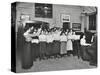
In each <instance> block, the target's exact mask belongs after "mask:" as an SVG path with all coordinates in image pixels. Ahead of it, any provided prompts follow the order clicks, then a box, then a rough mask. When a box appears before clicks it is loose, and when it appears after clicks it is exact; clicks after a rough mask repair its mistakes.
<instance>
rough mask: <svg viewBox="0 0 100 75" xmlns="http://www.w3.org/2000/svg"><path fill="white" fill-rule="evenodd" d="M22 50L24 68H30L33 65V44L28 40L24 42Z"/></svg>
mask: <svg viewBox="0 0 100 75" xmlns="http://www.w3.org/2000/svg"><path fill="white" fill-rule="evenodd" d="M23 48H24V49H23V50H22V68H23V69H29V68H31V67H32V65H33V60H32V51H31V45H30V43H28V42H25V43H24V47H23Z"/></svg>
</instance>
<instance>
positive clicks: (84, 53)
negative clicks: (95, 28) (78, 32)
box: [80, 34, 91, 60]
mask: <svg viewBox="0 0 100 75" xmlns="http://www.w3.org/2000/svg"><path fill="white" fill-rule="evenodd" d="M80 44H81V58H82V59H83V60H89V59H90V56H89V55H88V54H87V48H88V46H91V44H88V43H86V37H85V35H84V34H83V35H82V36H81V40H80Z"/></svg>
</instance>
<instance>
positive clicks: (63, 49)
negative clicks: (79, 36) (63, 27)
mask: <svg viewBox="0 0 100 75" xmlns="http://www.w3.org/2000/svg"><path fill="white" fill-rule="evenodd" d="M60 41H61V45H60V46H61V47H60V54H61V57H63V56H64V55H66V53H67V52H66V43H67V38H66V35H65V33H62V34H61V36H60Z"/></svg>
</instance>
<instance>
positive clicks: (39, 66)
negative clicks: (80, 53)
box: [16, 56, 96, 72]
mask: <svg viewBox="0 0 100 75" xmlns="http://www.w3.org/2000/svg"><path fill="white" fill-rule="evenodd" d="M16 68H17V69H16V70H17V72H41V71H57V70H73V69H90V68H96V66H90V65H89V62H87V61H83V60H82V59H78V58H77V57H76V56H66V57H63V58H56V59H48V60H47V59H46V60H41V61H40V60H38V59H37V61H35V62H34V66H32V67H31V68H30V69H28V70H24V69H22V68H21V64H20V60H18V62H17V67H16Z"/></svg>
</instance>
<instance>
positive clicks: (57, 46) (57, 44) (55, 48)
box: [53, 40, 60, 54]
mask: <svg viewBox="0 0 100 75" xmlns="http://www.w3.org/2000/svg"><path fill="white" fill-rule="evenodd" d="M53 54H60V41H56V40H55V41H54V42H53Z"/></svg>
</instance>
